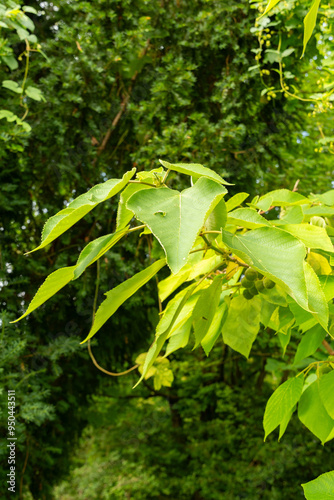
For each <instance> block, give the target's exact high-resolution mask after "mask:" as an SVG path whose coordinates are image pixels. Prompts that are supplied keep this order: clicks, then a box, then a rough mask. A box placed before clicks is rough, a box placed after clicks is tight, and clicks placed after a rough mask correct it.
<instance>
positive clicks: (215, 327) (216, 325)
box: [201, 302, 227, 356]
mask: <svg viewBox="0 0 334 500" xmlns="http://www.w3.org/2000/svg"><path fill="white" fill-rule="evenodd" d="M226 311H227V304H226V302H223V303H222V304H220V306H219V307H218V309H217V310H216V314H215V315H214V318H213V320H212V323H211V325H210V328H209V330H208V332H207V334H206V335H205V337H204V338H203V340H202V341H201V345H202V347H203V349H204V352H205V354H206V355H207V356H209V353H210V351H211V349H212V348H213V346H214V345H215V343H216V341H217V339H218V338H219V336H220V334H221V332H222V322H223V319H224V315H225V313H226Z"/></svg>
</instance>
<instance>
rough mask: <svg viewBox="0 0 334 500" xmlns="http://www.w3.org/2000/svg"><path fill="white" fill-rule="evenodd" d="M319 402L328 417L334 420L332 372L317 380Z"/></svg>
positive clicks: (333, 373) (333, 379)
mask: <svg viewBox="0 0 334 500" xmlns="http://www.w3.org/2000/svg"><path fill="white" fill-rule="evenodd" d="M319 391H320V397H321V401H322V403H323V405H324V407H325V408H326V411H327V413H328V415H329V416H330V417H332V418H333V419H334V371H331V372H330V373H327V374H325V375H323V376H322V377H321V378H320V380H319Z"/></svg>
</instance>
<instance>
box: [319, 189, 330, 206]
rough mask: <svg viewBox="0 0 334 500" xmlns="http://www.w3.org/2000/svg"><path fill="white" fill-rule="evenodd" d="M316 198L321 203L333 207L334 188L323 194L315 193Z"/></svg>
mask: <svg viewBox="0 0 334 500" xmlns="http://www.w3.org/2000/svg"><path fill="white" fill-rule="evenodd" d="M314 198H315V199H316V201H320V202H321V203H324V204H325V205H328V206H330V207H331V206H333V205H334V189H331V190H330V191H326V193H323V194H316V195H314Z"/></svg>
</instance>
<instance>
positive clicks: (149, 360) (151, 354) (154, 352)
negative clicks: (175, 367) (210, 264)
mask: <svg viewBox="0 0 334 500" xmlns="http://www.w3.org/2000/svg"><path fill="white" fill-rule="evenodd" d="M197 286H198V284H197V283H193V284H192V285H191V286H190V287H188V288H187V289H186V290H185V292H186V293H185V294H184V295H183V297H182V300H181V301H180V302H179V303H178V304H177V307H176V310H175V312H174V311H173V313H174V314H173V316H172V319H171V321H170V323H169V326H168V327H167V328H166V330H164V331H161V329H162V328H161V325H160V331H158V328H159V325H158V327H157V333H156V338H155V340H154V342H153V344H152V346H151V347H150V349H149V351H148V353H147V356H146V359H145V364H144V367H143V373H142V376H141V377H140V379H139V380H138V382H137V383H136V385H135V386H134V388H135V387H137V385H138V384H140V382H141V381H142V380H143V378H144V377H145V375H146V373H147V372H148V370H149V369H150V368H151V366H152V365H153V363H154V361H155V360H156V358H157V357H158V355H159V353H160V351H161V349H162V347H163V345H164V343H165V341H166V340H167V338H168V336H169V334H170V332H171V330H172V328H173V326H174V323H175V321H176V320H177V318H178V316H179V314H180V312H181V311H182V308H183V307H184V305H185V303H186V302H187V300H188V299H189V297H190V296H191V294H192V293H193V291H194V290H195V288H196V287H197ZM160 323H161V322H160ZM160 323H159V324H160Z"/></svg>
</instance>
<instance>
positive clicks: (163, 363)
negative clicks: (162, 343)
mask: <svg viewBox="0 0 334 500" xmlns="http://www.w3.org/2000/svg"><path fill="white" fill-rule="evenodd" d="M173 380H174V375H173V372H172V370H171V369H170V362H169V360H168V359H166V358H162V357H160V358H157V359H156V361H155V373H154V375H153V386H154V390H155V391H160V389H161V387H162V386H164V387H171V385H172V383H173Z"/></svg>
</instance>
